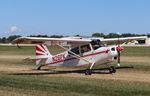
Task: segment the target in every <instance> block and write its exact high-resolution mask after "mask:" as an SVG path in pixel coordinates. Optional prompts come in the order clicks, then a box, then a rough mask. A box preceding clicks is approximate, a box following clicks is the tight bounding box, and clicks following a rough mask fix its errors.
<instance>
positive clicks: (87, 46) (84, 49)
mask: <svg viewBox="0 0 150 96" xmlns="http://www.w3.org/2000/svg"><path fill="white" fill-rule="evenodd" d="M88 51H91V48H90V46H89V45H83V46H81V53H84V52H88Z"/></svg>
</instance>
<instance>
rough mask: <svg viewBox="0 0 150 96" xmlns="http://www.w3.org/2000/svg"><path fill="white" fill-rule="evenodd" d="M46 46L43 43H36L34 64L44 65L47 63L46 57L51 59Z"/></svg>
mask: <svg viewBox="0 0 150 96" xmlns="http://www.w3.org/2000/svg"><path fill="white" fill-rule="evenodd" d="M51 58H52V55H51V54H50V52H49V50H48V48H47V47H46V45H44V44H38V45H36V65H44V64H47V63H48V61H49V60H48V59H51Z"/></svg>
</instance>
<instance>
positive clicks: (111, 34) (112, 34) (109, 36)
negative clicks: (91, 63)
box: [105, 33, 119, 38]
mask: <svg viewBox="0 0 150 96" xmlns="http://www.w3.org/2000/svg"><path fill="white" fill-rule="evenodd" d="M118 36H119V34H117V33H109V34H108V35H107V36H105V37H106V38H118Z"/></svg>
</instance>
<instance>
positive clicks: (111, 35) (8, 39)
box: [0, 32, 150, 43]
mask: <svg viewBox="0 0 150 96" xmlns="http://www.w3.org/2000/svg"><path fill="white" fill-rule="evenodd" d="M75 36H80V35H75ZM134 36H147V37H150V34H132V33H122V34H117V33H109V34H104V33H99V32H96V33H93V34H92V35H91V37H104V38H118V37H134ZM18 37H21V36H20V35H12V36H9V37H2V38H0V43H10V42H11V41H13V40H14V39H16V38H18ZM28 37H47V38H61V37H66V36H62V35H51V36H48V35H30V36H28Z"/></svg>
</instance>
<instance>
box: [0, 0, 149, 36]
mask: <svg viewBox="0 0 150 96" xmlns="http://www.w3.org/2000/svg"><path fill="white" fill-rule="evenodd" d="M149 5H150V0H0V37H3V36H6V37H8V36H10V35H21V36H28V35H39V34H41V35H49V36H50V35H65V36H73V35H82V36H91V35H92V34H93V33H95V32H102V33H104V34H108V33H112V32H113V33H135V34H147V33H150V6H149Z"/></svg>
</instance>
